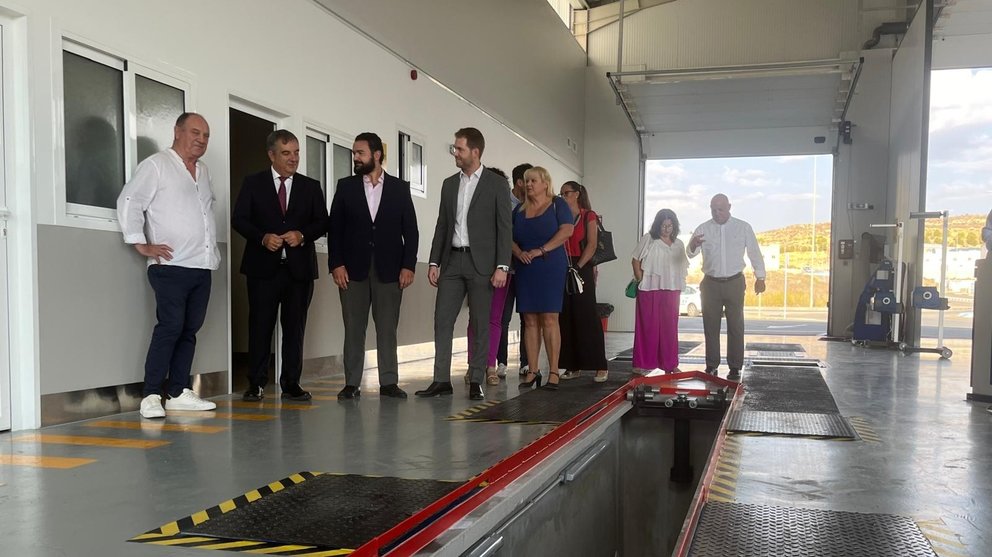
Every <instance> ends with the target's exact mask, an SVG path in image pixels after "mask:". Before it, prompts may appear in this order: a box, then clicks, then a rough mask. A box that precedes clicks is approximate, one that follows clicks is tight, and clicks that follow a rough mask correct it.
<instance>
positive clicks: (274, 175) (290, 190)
mask: <svg viewBox="0 0 992 557" xmlns="http://www.w3.org/2000/svg"><path fill="white" fill-rule="evenodd" d="M272 183H273V184H274V185H275V187H276V197H279V173H278V172H276V169H275V168H273V169H272ZM292 193H293V177H292V176H290V177H288V178H286V208H287V209H289V196H290V195H291V194H292Z"/></svg>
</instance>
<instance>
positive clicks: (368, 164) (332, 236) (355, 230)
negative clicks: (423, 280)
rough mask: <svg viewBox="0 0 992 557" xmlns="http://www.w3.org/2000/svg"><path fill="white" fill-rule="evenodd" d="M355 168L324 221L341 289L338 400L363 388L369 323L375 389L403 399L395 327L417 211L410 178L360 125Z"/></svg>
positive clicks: (410, 265)
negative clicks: (392, 169)
mask: <svg viewBox="0 0 992 557" xmlns="http://www.w3.org/2000/svg"><path fill="white" fill-rule="evenodd" d="M352 160H353V162H354V165H355V175H354V176H349V177H347V178H342V179H341V180H338V185H337V189H336V190H335V192H334V200H333V201H332V202H331V213H330V218H329V223H328V237H327V246H328V250H327V251H328V257H327V260H328V266H329V267H330V270H331V275H332V276H333V277H334V284H336V285H338V291H339V293H340V295H341V313H342V317H343V318H344V375H345V387H344V389H342V390H341V392H340V393H338V398H339V399H353V398H357V397H360V396H361V394H362V391H361V388H360V387H361V383H362V371H363V370H364V369H365V330H366V328H367V327H368V322H369V309H370V308H371V310H372V319H373V321H374V322H375V337H376V348H377V354H378V364H379V365H378V367H379V395H380V396H388V397H392V398H406V397H407V394H406V392H404V391H403V389H401V388H400V387H399V385H398V382H399V370H398V367H399V363H398V361H397V360H398V358H397V355H396V344H397V341H396V329H397V327H398V326H399V320H400V304H401V302H402V301H403V290H404V289H406V288H407V287H408V286H410V285H411V284H413V277H414V272H415V271H416V268H417V242H419V240H420V236H419V232H418V230H417V213H416V211H415V210H414V207H413V199H412V197H411V196H410V184H409V182H405V181H403V180H400V179H399V178H396V177H394V176H390V175H388V174H386V172H385V170H384V169H383V167H382V165H383V163H384V162H385V150H384V148H383V145H382V140H381V139H380V138H379V136H378V135H376V134H374V133H371V132H365V133H361V134H359V135H358V137H356V138H355V143H354V145H353V146H352Z"/></svg>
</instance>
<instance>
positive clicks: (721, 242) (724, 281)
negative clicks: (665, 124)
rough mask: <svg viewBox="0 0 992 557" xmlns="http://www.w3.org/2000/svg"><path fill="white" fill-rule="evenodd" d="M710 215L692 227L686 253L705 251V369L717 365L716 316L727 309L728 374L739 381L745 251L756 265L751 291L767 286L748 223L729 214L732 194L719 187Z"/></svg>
mask: <svg viewBox="0 0 992 557" xmlns="http://www.w3.org/2000/svg"><path fill="white" fill-rule="evenodd" d="M710 214H711V215H712V216H713V218H712V219H710V220H708V221H706V222H704V223H703V224H701V225H699V227H698V228H696V231H695V232H693V233H692V239H691V240H689V245H687V246H686V249H685V251H686V255H688V256H689V257H690V258H692V257H696V256H697V255H699V254H700V253H702V254H703V274H704V275H705V276H704V277H703V281H702V282H701V283H700V285H699V296H700V298H701V302H702V304H703V308H702V310H703V336H704V337H705V339H706V372H707V373H711V374H713V375H716V374H717V368H718V367H720V321H721V318H722V316H723V313H724V310H726V315H727V365H728V366H729V367H730V373H729V374H728V375H727V379H730V380H731V381H740V373H741V368H742V367H744V291H745V290H746V289H747V284H746V283H745V281H744V252H745V251H746V252H747V257H748V259H749V260H750V261H751V267H752V268H754V292H755V293H756V294H761V293H762V292H764V291H765V260H764V258H763V257H762V256H761V249H760V248H759V247H758V239H757V238H756V237H755V236H754V230H753V229H752V228H751V225H750V224H748V223H746V222H744V221H742V220H740V219H736V218H733V217H731V216H730V200H729V199H728V198H727V196H726V195H724V194H722V193H718V194H716V195H714V196H713V199H711V200H710Z"/></svg>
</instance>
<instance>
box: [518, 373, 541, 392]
mask: <svg viewBox="0 0 992 557" xmlns="http://www.w3.org/2000/svg"><path fill="white" fill-rule="evenodd" d="M527 375H528V376H530V375H533V376H534V377H533V378H532V379H531V380H530V381H521V382H520V386H521V387H523V388H525V389H529V388H531V387H533V386H535V383H536V384H537V387H540V386H541V379H543V377H542V376H541V372H540V371H539V372H537V373H533V372H528V373H527Z"/></svg>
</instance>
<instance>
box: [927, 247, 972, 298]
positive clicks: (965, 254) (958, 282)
mask: <svg viewBox="0 0 992 557" xmlns="http://www.w3.org/2000/svg"><path fill="white" fill-rule="evenodd" d="M940 249H941V248H940V244H924V246H923V279H924V280H931V281H933V282H934V283H939V282H940ZM981 257H982V248H980V247H973V248H947V289H948V290H949V291H961V290H966V291H970V290H972V286H973V283H974V282H975V261H977V260H979V259H981Z"/></svg>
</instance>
